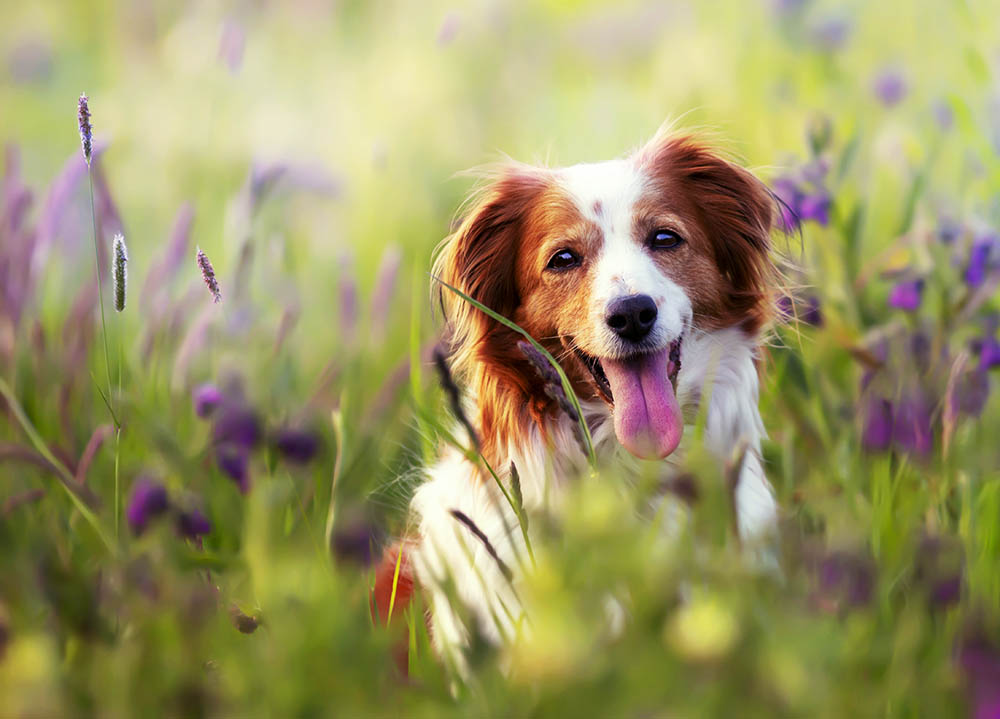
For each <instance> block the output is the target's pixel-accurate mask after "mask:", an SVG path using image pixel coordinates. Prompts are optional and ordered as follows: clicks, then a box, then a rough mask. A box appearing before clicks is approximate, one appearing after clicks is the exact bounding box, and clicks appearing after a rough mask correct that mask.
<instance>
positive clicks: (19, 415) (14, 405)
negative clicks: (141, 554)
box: [0, 377, 116, 554]
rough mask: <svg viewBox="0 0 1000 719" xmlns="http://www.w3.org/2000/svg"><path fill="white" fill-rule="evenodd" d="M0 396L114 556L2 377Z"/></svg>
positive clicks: (65, 472) (110, 544)
mask: <svg viewBox="0 0 1000 719" xmlns="http://www.w3.org/2000/svg"><path fill="white" fill-rule="evenodd" d="M0 395H3V397H4V399H5V400H6V401H7V406H8V407H10V411H11V412H12V413H13V414H14V418H15V419H16V420H17V422H18V424H20V425H21V428H22V429H23V430H24V432H25V434H27V435H28V439H30V440H31V443H32V444H33V445H35V449H36V450H38V453H39V454H41V455H42V456H43V457H44V458H45V460H46V461H47V462H48V463H49V464H51V465H52V466H53V467H54V468H55V470H56V472H57V473H58V475H59V479H60V484H61V485H62V487H63V489H65V490H66V493H67V494H68V495H69V498H70V499H71V500H72V501H73V504H75V505H76V508H77V509H78V510H79V512H80V514H82V515H83V518H84V519H86V520H87V522H88V523H89V524H90V526H91V527H93V529H94V532H95V533H96V534H97V536H98V537H99V538H100V539H101V541H102V542H103V543H104V546H105V547H106V548H107V550H108V552H110V553H111V554H115V553H116V545H115V543H114V542H113V541H112V540H111V538H110V537H108V535H107V533H106V532H105V531H104V528H103V527H101V523H100V521H99V520H98V519H97V516H96V515H95V514H94V512H93V511H92V510H91V509H90V507H88V506H87V504H86V503H85V502H84V501H83V500H82V499H81V498H80V496H79V495H78V494H77V491H76V490H75V489H74V486H73V485H74V479H73V475H72V473H70V471H69V470H68V469H67V468H66V465H65V464H63V463H62V462H61V461H60V460H59V459H58V458H57V457H56V456H55V455H54V454H52V450H50V449H49V447H48V445H47V444H45V440H43V439H42V436H41V435H40V434H38V430H37V429H35V426H34V425H33V424H32V423H31V420H30V419H28V415H27V414H25V412H24V408H23V407H22V406H21V403H20V402H18V401H17V398H16V397H15V396H14V392H13V391H12V390H11V388H10V386H9V385H8V384H7V382H6V381H5V380H4V379H3V378H2V377H0Z"/></svg>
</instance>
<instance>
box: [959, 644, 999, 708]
mask: <svg viewBox="0 0 1000 719" xmlns="http://www.w3.org/2000/svg"><path fill="white" fill-rule="evenodd" d="M957 654H958V657H957V658H958V664H959V666H960V667H961V668H962V671H963V672H964V674H965V676H966V679H967V680H968V685H969V694H970V699H971V701H972V716H973V717H974V719H997V718H998V717H1000V646H998V645H997V643H996V642H994V641H992V640H991V639H990V638H989V637H988V636H987V635H986V632H985V631H984V630H983V629H982V628H978V627H977V628H973V629H972V630H970V631H967V633H966V636H965V637H964V638H963V639H962V640H961V642H960V643H959V645H958V652H957Z"/></svg>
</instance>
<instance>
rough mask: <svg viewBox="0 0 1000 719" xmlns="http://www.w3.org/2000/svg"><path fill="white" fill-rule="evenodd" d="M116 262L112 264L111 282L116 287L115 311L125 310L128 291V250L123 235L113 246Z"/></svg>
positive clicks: (118, 237) (119, 236) (118, 236)
mask: <svg viewBox="0 0 1000 719" xmlns="http://www.w3.org/2000/svg"><path fill="white" fill-rule="evenodd" d="M113 248H114V253H113V254H114V260H113V262H112V263H111V280H112V284H114V287H115V310H116V311H118V312H121V311H122V310H124V309H125V293H126V291H127V289H128V248H127V247H125V238H124V237H123V236H122V235H121V234H117V235H115V240H114V244H113Z"/></svg>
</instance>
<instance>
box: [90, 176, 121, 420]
mask: <svg viewBox="0 0 1000 719" xmlns="http://www.w3.org/2000/svg"><path fill="white" fill-rule="evenodd" d="M87 180H88V181H89V184H90V218H91V221H92V222H93V225H94V262H95V265H96V266H97V299H98V303H99V304H100V306H101V334H102V335H103V337H104V370H105V372H106V373H107V377H108V396H107V404H108V411H109V412H110V413H111V421H112V422H114V423H115V427H116V428H118V427H120V426H121V425H120V424H119V423H118V417H117V416H116V415H115V410H114V406H113V402H112V397H111V355H110V353H109V352H108V326H107V323H106V322H105V320H104V285H103V283H102V282H101V253H100V250H99V249H98V245H97V210H95V209H94V175H93V173H92V172H91V170H90V165H87Z"/></svg>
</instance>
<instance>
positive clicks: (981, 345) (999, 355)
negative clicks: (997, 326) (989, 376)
mask: <svg viewBox="0 0 1000 719" xmlns="http://www.w3.org/2000/svg"><path fill="white" fill-rule="evenodd" d="M977 344H978V351H979V367H980V368H981V369H984V370H991V369H993V368H994V367H996V366H998V365H1000V342H998V341H997V338H996V337H986V338H984V339H983V340H981V341H980V342H978V343H977Z"/></svg>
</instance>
